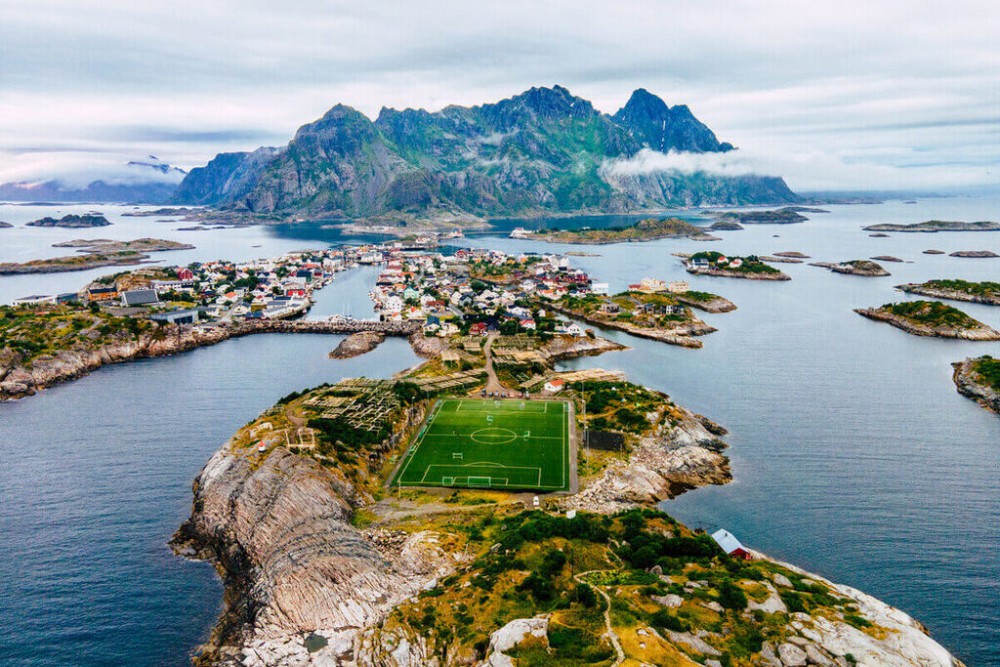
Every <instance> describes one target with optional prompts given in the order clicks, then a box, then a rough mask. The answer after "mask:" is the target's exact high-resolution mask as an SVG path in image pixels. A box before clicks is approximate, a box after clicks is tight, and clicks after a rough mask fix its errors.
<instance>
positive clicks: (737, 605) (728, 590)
mask: <svg viewBox="0 0 1000 667" xmlns="http://www.w3.org/2000/svg"><path fill="white" fill-rule="evenodd" d="M719 604H721V605H722V606H723V607H725V608H726V609H734V610H736V611H742V610H744V609H746V608H747V596H746V593H744V592H743V591H742V590H741V589H740V587H739V586H737V585H736V584H734V583H733V582H731V581H729V580H728V579H723V581H722V583H721V584H719Z"/></svg>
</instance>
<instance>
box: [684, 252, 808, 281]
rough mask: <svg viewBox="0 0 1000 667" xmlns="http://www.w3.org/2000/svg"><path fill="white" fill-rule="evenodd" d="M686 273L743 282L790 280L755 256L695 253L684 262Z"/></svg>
mask: <svg viewBox="0 0 1000 667" xmlns="http://www.w3.org/2000/svg"><path fill="white" fill-rule="evenodd" d="M684 265H685V267H686V268H687V272H688V273H693V274H696V275H705V276H717V277H721V278H743V279H745V280H791V278H790V277H789V276H788V275H786V274H785V273H782V272H781V271H779V270H778V269H776V268H774V267H773V266H770V265H769V264H765V263H764V262H763V261H761V259H760V258H759V257H757V256H756V255H749V256H747V257H727V256H726V255H723V254H722V253H719V252H697V253H695V254H693V255H691V256H690V257H689V258H687V259H686V260H685V262H684Z"/></svg>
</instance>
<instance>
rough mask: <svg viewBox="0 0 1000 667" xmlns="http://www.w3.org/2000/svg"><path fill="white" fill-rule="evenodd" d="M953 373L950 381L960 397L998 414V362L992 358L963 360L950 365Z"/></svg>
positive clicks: (999, 395)
mask: <svg viewBox="0 0 1000 667" xmlns="http://www.w3.org/2000/svg"><path fill="white" fill-rule="evenodd" d="M952 367H953V368H954V369H955V372H954V373H953V374H952V376H951V379H952V381H954V383H955V388H956V389H957V390H958V393H960V394H961V395H962V396H965V397H967V398H971V399H972V400H974V401H976V402H977V403H979V404H980V405H981V406H983V407H984V408H987V409H989V410H992V411H993V412H996V413H997V414H1000V388H998V387H997V384H998V383H997V380H996V378H997V377H1000V362H998V361H997V360H995V359H993V358H992V357H989V356H985V357H978V358H976V359H965V360H964V361H957V362H955V363H953V364H952Z"/></svg>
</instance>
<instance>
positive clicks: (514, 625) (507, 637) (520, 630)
mask: <svg viewBox="0 0 1000 667" xmlns="http://www.w3.org/2000/svg"><path fill="white" fill-rule="evenodd" d="M548 630H549V619H548V617H547V616H540V617H536V618H515V619H514V620H513V621H511V622H510V623H508V624H507V625H505V626H503V627H502V628H500V629H499V630H497V631H496V632H494V633H493V634H492V635H490V651H489V656H488V657H487V659H486V662H485V663H484V667H515V664H516V663H515V662H514V661H513V660H512V659H511V657H510V656H508V655H507V654H506V651H509V650H511V649H512V648H514V647H515V646H517V645H518V644H520V643H522V642H524V641H525V640H527V639H528V638H531V637H533V638H535V639H537V640H539V641H542V642H547V641H548Z"/></svg>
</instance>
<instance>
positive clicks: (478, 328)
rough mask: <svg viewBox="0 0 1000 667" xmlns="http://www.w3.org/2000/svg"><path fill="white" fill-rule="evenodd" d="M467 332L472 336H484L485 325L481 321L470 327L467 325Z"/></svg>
mask: <svg viewBox="0 0 1000 667" xmlns="http://www.w3.org/2000/svg"><path fill="white" fill-rule="evenodd" d="M469 334H470V335H473V336H485V335H486V325H485V324H484V323H482V322H476V323H475V324H473V325H472V326H471V327H469Z"/></svg>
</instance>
